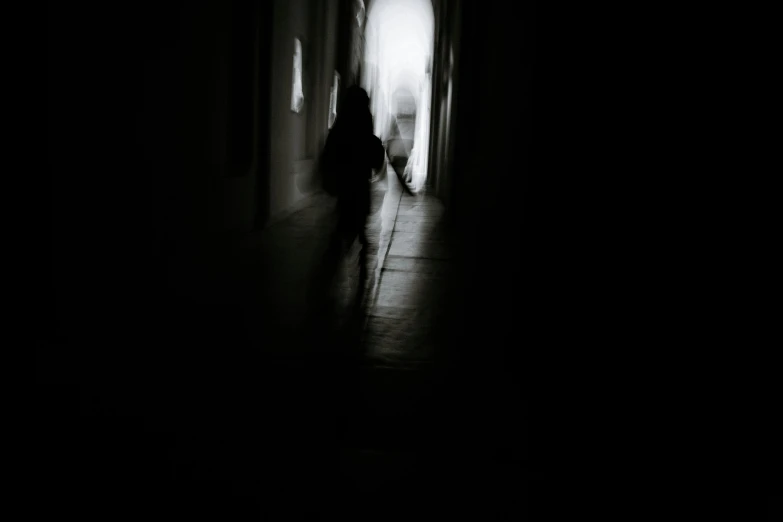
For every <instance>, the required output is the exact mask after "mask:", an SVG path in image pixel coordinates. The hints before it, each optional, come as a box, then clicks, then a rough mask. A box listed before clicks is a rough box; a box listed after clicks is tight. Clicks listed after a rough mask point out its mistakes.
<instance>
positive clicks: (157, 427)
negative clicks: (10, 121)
mask: <svg viewBox="0 0 783 522" xmlns="http://www.w3.org/2000/svg"><path fill="white" fill-rule="evenodd" d="M427 1H429V0H427ZM371 5H372V2H370V1H369V0H365V2H361V1H358V0H357V1H353V0H296V1H285V0H274V1H271V2H249V1H230V2H217V1H212V0H208V1H205V2H197V3H189V4H182V3H163V4H161V3H153V2H137V3H134V4H133V5H129V6H123V7H120V6H119V5H105V6H103V7H102V8H101V10H100V13H99V14H100V20H101V21H100V22H97V23H96V22H92V21H90V20H93V18H94V15H95V14H98V13H96V12H94V8H93V7H91V6H87V5H86V4H84V5H82V4H79V3H75V4H74V3H70V4H67V5H61V4H50V5H49V34H48V38H49V62H48V71H49V99H48V103H49V111H48V112H49V151H48V153H49V165H50V174H51V177H52V183H53V186H52V189H53V197H52V206H51V209H52V231H53V239H52V264H51V270H52V274H51V275H52V296H51V299H52V306H51V308H52V310H53V314H52V316H51V318H50V321H49V323H48V326H49V328H48V331H47V334H48V336H49V342H48V343H47V344H46V345H45V346H43V347H42V348H41V349H40V350H39V351H38V353H37V360H36V362H37V368H36V387H37V390H38V393H39V406H40V407H39V410H40V413H39V419H40V424H39V427H38V432H39V433H40V440H39V441H38V444H39V446H40V447H41V448H43V450H42V452H41V463H40V466H39V467H40V469H42V472H41V476H40V485H39V486H40V487H39V488H38V489H39V490H40V491H41V492H42V493H41V495H42V497H43V498H46V499H47V500H45V501H44V500H43V498H42V499H39V500H40V502H41V503H42V504H45V505H43V506H42V507H43V508H44V509H47V510H48V509H54V508H53V506H55V505H56V506H57V507H56V509H54V510H55V511H56V512H63V511H64V512H74V513H79V517H80V518H83V519H88V520H93V519H95V520H98V519H101V520H104V519H109V520H111V519H116V518H126V517H127V518H141V517H144V518H150V517H151V518H152V519H155V520H157V519H158V518H160V519H164V518H168V519H171V518H174V519H185V518H194V517H195V518H197V519H216V518H219V519H224V520H238V519H242V520H250V519H252V520H306V519H307V520H312V519H323V518H326V517H330V516H332V515H338V516H342V518H346V517H347V518H348V519H351V520H353V519H357V520H358V519H362V520H391V519H400V518H404V519H414V520H415V519H419V518H421V519H432V518H433V517H444V518H445V517H448V516H460V515H472V516H475V517H478V518H479V519H482V520H500V519H508V518H517V519H519V518H520V517H521V518H522V519H526V518H527V484H528V479H529V474H530V468H529V456H528V422H529V421H528V414H527V404H528V396H527V393H526V392H525V390H526V388H525V386H526V384H525V379H524V378H523V376H524V374H525V372H526V371H527V369H526V368H525V364H524V358H525V349H526V347H525V340H526V339H527V337H525V336H524V335H521V333H520V332H522V331H523V329H524V325H523V324H522V323H524V322H525V321H526V320H530V318H529V317H526V316H525V314H524V313H523V311H522V308H523V304H522V303H523V301H525V299H526V294H525V292H524V290H523V288H526V287H527V285H528V284H529V281H528V280H527V277H528V275H527V274H526V272H525V270H524V269H522V268H518V267H517V265H518V263H517V261H518V260H519V259H521V258H522V257H523V256H524V255H525V245H526V241H527V239H526V238H527V234H528V229H527V221H526V215H525V210H526V205H525V201H526V192H525V186H526V179H527V176H528V175H529V172H528V166H527V165H528V163H527V162H528V154H529V145H530V142H531V136H530V129H531V127H532V121H531V120H532V111H531V102H532V100H531V98H532V91H531V89H532V74H533V65H534V49H533V31H534V23H533V7H532V4H530V5H529V3H526V4H524V5H525V8H524V9H523V13H524V16H522V17H521V18H519V19H511V17H505V18H504V17H498V16H497V14H496V13H493V12H491V11H490V10H488V9H486V8H484V7H481V6H478V5H476V4H475V3H472V2H463V1H460V0H452V1H448V0H433V1H432V13H433V16H434V34H433V45H434V47H433V56H432V60H431V63H430V65H427V72H426V77H427V79H428V80H427V81H430V79H431V87H430V85H429V84H427V86H426V88H422V92H425V93H430V90H431V99H430V98H426V99H424V98H422V99H418V98H417V99H416V101H415V103H418V104H420V106H421V107H423V105H421V104H424V103H426V104H428V105H427V109H426V111H425V110H424V109H419V110H418V111H417V113H423V112H426V113H427V114H428V115H429V114H430V112H431V116H428V117H429V118H431V123H430V124H429V127H428V128H427V133H426V134H417V136H425V137H426V140H424V142H423V143H422V140H419V142H417V143H416V146H418V147H419V153H420V154H421V151H422V150H426V151H427V154H428V158H429V159H428V164H427V163H426V162H423V163H421V165H425V167H422V168H424V169H425V171H420V172H419V174H418V176H419V178H420V179H422V180H424V181H422V184H421V186H417V187H416V189H411V186H409V185H405V183H406V179H405V177H406V174H405V166H406V162H407V161H408V156H409V155H410V152H411V151H410V144H408V148H407V149H406V144H405V143H402V142H403V141H406V140H408V141H412V140H413V138H412V136H413V135H414V134H415V132H416V131H415V130H414V127H416V124H415V121H416V120H415V119H413V118H410V120H408V119H406V118H407V116H401V119H400V121H401V123H400V124H396V125H395V128H396V129H397V130H396V131H394V132H392V133H391V134H390V135H389V136H385V137H384V138H387V139H386V140H384V143H385V146H386V147H385V148H386V161H385V164H384V166H383V167H382V168H381V169H376V170H375V171H374V172H373V176H372V179H371V182H370V183H369V186H370V210H369V215H368V216H367V220H366V223H365V228H364V234H365V236H366V263H365V264H364V266H365V267H366V275H363V272H362V271H360V270H359V269H358V268H357V265H359V264H360V262H361V259H363V258H362V257H361V256H360V255H359V252H360V251H361V247H360V245H359V242H354V243H351V244H347V245H343V247H344V248H343V251H341V257H340V258H339V263H336V264H335V265H334V266H332V265H330V264H329V263H327V262H325V259H327V254H326V253H327V252H328V251H329V249H330V246H331V245H332V243H330V241H331V239H330V238H332V231H333V230H334V229H335V227H336V226H337V225H336V217H335V216H336V213H335V208H336V204H337V203H336V200H335V197H333V195H331V194H330V193H329V191H328V190H325V187H326V184H325V179H324V172H325V170H324V167H323V165H322V156H321V154H322V151H323V149H324V146H325V143H326V138H327V137H328V135H329V132H330V128H331V114H330V113H331V112H332V111H333V110H334V108H335V107H336V112H337V114H338V118H339V114H340V110H341V107H342V104H343V101H342V100H343V98H342V97H341V95H342V91H343V90H345V89H344V88H345V87H347V86H351V85H355V84H358V83H359V82H360V79H361V78H362V74H363V71H366V70H367V69H368V65H367V63H366V62H365V61H363V59H362V56H363V54H362V46H363V45H364V33H363V29H364V23H363V21H364V20H366V13H367V12H368V11H369V10H370V8H371ZM362 17H364V18H362ZM422 74H423V75H424V72H422ZM335 77H339V78H340V82H339V87H338V88H337V89H336V90H335V85H337V84H335V81H334V78H335ZM292 78H293V80H292ZM509 87H510V88H511V89H512V90H513V95H511V96H510V97H509V101H507V102H506V103H507V105H506V106H502V107H501V106H500V104H499V100H498V95H497V92H498V90H500V91H503V92H506V93H507V91H508V88H509ZM370 95H371V99H372V96H373V94H372V93H370ZM506 95H508V94H506ZM411 99H413V98H412V97H411ZM411 103H414V102H413V101H412V102H411ZM430 105H431V106H430ZM376 115H377V114H376ZM391 142H394V143H391ZM398 142H399V143H398ZM409 171H410V169H409ZM407 181H410V178H408V179H407Z"/></svg>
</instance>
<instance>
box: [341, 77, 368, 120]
mask: <svg viewBox="0 0 783 522" xmlns="http://www.w3.org/2000/svg"><path fill="white" fill-rule="evenodd" d="M337 117H338V119H339V120H341V121H342V125H346V124H347V125H349V126H351V127H354V128H362V130H366V129H369V131H370V132H372V114H371V113H370V97H369V96H368V95H367V91H365V90H364V89H362V88H361V87H359V86H358V85H352V86H350V87H348V88H347V89H346V90H345V94H344V98H343V103H342V107H341V108H340V114H338V116H337Z"/></svg>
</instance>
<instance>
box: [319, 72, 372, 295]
mask: <svg viewBox="0 0 783 522" xmlns="http://www.w3.org/2000/svg"><path fill="white" fill-rule="evenodd" d="M385 160H386V151H385V149H384V147H383V143H382V142H381V140H380V139H379V138H378V137H377V136H375V135H374V134H373V120H372V114H371V113H370V98H369V96H368V95H367V92H366V91H365V90H364V89H362V88H361V87H358V86H355V85H354V86H351V87H349V88H347V89H346V91H345V94H344V98H343V103H342V106H341V107H340V111H339V113H338V114H337V119H336V120H335V122H334V125H333V126H332V129H331V131H330V132H329V135H328V137H327V139H326V144H325V146H324V150H323V152H322V156H321V172H322V174H323V179H324V188H325V189H326V191H327V192H329V193H330V194H331V195H333V196H336V197H337V226H336V228H335V230H334V233H333V235H332V237H331V240H330V243H329V247H328V249H327V253H326V256H325V259H324V262H323V266H322V267H321V269H322V270H323V271H324V272H325V273H323V274H322V275H321V278H322V280H321V285H323V284H326V285H327V287H326V288H324V287H323V286H320V291H321V292H322V293H323V292H324V291H325V290H326V291H327V293H328V290H330V289H331V283H332V281H333V278H334V276H335V274H336V271H337V268H338V266H339V263H340V260H341V259H342V255H343V253H344V252H345V251H346V250H349V249H350V248H351V247H352V246H353V244H354V241H356V239H358V240H359V245H360V250H359V285H358V291H357V295H356V301H355V304H356V305H359V304H360V303H361V300H362V298H363V295H364V288H365V282H366V279H367V237H366V234H365V226H366V221H367V217H368V215H369V213H370V200H371V193H370V183H371V179H372V174H373V170H378V169H380V168H382V167H383V165H384V163H385ZM320 297H326V296H323V295H322V296H320Z"/></svg>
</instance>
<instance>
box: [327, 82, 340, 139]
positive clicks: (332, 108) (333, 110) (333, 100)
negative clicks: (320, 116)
mask: <svg viewBox="0 0 783 522" xmlns="http://www.w3.org/2000/svg"><path fill="white" fill-rule="evenodd" d="M339 94H340V73H338V72H337V71H334V83H333V85H332V91H331V93H330V94H329V128H330V129H331V128H332V125H334V120H335V119H336V118H337V97H338V96H339Z"/></svg>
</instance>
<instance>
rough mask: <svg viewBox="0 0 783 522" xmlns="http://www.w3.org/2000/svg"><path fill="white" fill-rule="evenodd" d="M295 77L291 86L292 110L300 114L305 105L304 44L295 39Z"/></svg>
mask: <svg viewBox="0 0 783 522" xmlns="http://www.w3.org/2000/svg"><path fill="white" fill-rule="evenodd" d="M293 71H294V77H293V81H292V86H291V110H292V111H294V112H296V113H299V112H300V111H301V110H302V106H303V105H304V92H303V90H302V42H301V41H300V40H299V38H294V68H293Z"/></svg>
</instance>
